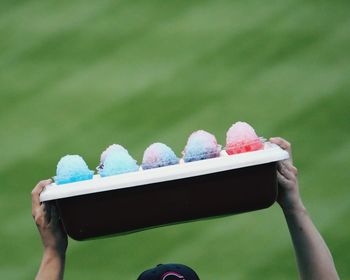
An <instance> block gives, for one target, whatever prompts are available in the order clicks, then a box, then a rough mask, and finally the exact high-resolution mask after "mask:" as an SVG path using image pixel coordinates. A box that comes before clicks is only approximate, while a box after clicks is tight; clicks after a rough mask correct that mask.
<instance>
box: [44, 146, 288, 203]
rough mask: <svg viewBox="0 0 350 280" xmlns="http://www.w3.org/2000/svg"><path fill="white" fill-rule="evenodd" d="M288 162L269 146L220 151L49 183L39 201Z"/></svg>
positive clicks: (276, 147) (281, 151) (276, 148)
mask: <svg viewBox="0 0 350 280" xmlns="http://www.w3.org/2000/svg"><path fill="white" fill-rule="evenodd" d="M288 158H289V154H288V152H286V151H285V150H283V149H281V148H280V147H279V146H277V145H275V144H273V143H270V142H266V143H265V144H264V149H263V150H258V151H253V152H246V153H241V154H235V155H228V154H227V153H226V151H221V154H220V157H217V158H211V159H205V160H199V161H193V162H186V163H180V164H176V165H170V166H164V167H159V168H154V169H147V170H140V171H135V172H130V173H124V174H119V175H114V176H109V177H100V175H94V177H93V179H90V180H84V181H80V182H74V183H68V184H62V185H57V184H55V183H52V184H50V185H48V186H46V188H45V190H44V191H43V192H42V193H41V194H40V201H41V202H44V201H49V200H56V199H62V198H67V197H73V196H79V195H86V194H93V193H98V192H104V191H111V190H117V189H124V188H130V187H137V186H141V185H148V184H152V183H158V182H164V181H172V180H176V179H182V178H189V177H194V176H199V175H206V174H211V173H216V172H221V171H226V170H231V169H238V168H242V167H249V166H254V165H259V164H265V163H270V162H275V161H280V160H285V159H288Z"/></svg>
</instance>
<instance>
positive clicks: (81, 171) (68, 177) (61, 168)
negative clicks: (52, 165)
mask: <svg viewBox="0 0 350 280" xmlns="http://www.w3.org/2000/svg"><path fill="white" fill-rule="evenodd" d="M93 175H94V172H93V171H91V170H89V167H88V166H87V164H86V162H85V161H84V159H83V158H82V157H81V156H79V155H66V156H64V157H62V158H61V159H60V161H59V162H58V164H57V169H56V176H55V177H54V180H55V182H56V184H57V185H61V184H67V183H73V182H78V181H83V180H89V179H92V177H93Z"/></svg>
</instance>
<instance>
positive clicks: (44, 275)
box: [35, 250, 65, 280]
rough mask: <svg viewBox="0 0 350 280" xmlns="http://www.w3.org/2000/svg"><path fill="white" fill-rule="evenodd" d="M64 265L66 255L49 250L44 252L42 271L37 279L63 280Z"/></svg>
mask: <svg viewBox="0 0 350 280" xmlns="http://www.w3.org/2000/svg"><path fill="white" fill-rule="evenodd" d="M64 265H65V254H60V253H57V252H55V251H50V250H47V251H45V252H44V255H43V258H42V261H41V265H40V269H39V272H38V274H37V276H36V277H35V279H36V280H41V279H50V280H51V279H52V280H61V279H63V274H64Z"/></svg>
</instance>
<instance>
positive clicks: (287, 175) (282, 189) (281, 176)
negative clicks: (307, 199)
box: [270, 137, 304, 211]
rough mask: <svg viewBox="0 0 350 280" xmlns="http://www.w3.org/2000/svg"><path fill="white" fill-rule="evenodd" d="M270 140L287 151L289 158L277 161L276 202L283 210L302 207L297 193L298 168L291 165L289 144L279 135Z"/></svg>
mask: <svg viewBox="0 0 350 280" xmlns="http://www.w3.org/2000/svg"><path fill="white" fill-rule="evenodd" d="M270 142H272V143H274V144H277V145H278V146H280V147H281V148H282V149H284V150H286V151H287V152H288V153H289V159H287V160H283V161H279V162H278V163H277V179H278V197H277V202H278V203H279V205H280V206H281V207H282V209H283V210H284V211H289V210H290V211H293V210H297V209H304V205H303V203H302V201H301V198H300V194H299V184H298V170H297V168H296V167H295V166H294V165H293V158H292V147H291V144H290V143H289V142H288V141H286V140H285V139H283V138H280V137H273V138H270Z"/></svg>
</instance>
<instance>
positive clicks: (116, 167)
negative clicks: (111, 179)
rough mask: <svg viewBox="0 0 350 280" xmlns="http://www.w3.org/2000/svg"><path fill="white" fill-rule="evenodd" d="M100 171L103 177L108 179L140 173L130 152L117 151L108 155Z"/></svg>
mask: <svg viewBox="0 0 350 280" xmlns="http://www.w3.org/2000/svg"><path fill="white" fill-rule="evenodd" d="M98 169H99V173H100V175H101V177H106V176H112V175H117V174H122V173H128V172H134V171H138V170H139V166H138V165H137V163H136V160H134V159H133V158H132V157H131V156H130V155H129V153H128V152H125V151H123V150H118V149H115V150H113V151H111V152H110V153H108V154H107V156H106V158H105V159H104V162H103V164H101V165H100V166H99V168H98Z"/></svg>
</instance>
